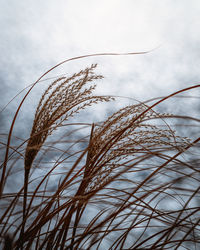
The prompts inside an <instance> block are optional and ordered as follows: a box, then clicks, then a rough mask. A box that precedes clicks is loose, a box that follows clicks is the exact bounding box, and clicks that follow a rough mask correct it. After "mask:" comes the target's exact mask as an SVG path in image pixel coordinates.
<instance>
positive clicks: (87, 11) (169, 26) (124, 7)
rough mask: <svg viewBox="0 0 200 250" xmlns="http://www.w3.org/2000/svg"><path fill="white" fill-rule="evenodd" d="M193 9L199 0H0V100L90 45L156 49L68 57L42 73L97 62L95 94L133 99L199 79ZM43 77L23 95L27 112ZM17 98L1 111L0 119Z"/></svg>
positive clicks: (199, 41) (199, 10)
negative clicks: (99, 75)
mask: <svg viewBox="0 0 200 250" xmlns="http://www.w3.org/2000/svg"><path fill="white" fill-rule="evenodd" d="M199 17H200V1H199V0H192V1H188V0H176V1H174V0H162V1H160V0H102V1H97V0H84V1H83V0H77V1H76V0H58V1H53V0H48V1H47V0H46V1H45V0H43V1H30V0H20V1H14V0H0V30H1V32H0V55H1V56H0V95H1V99H0V108H3V107H4V105H5V104H7V103H8V101H9V100H10V99H11V98H12V97H13V96H14V95H15V94H17V93H18V92H19V91H20V90H22V89H23V88H25V87H26V86H28V85H29V84H31V83H33V82H34V81H35V80H37V78H38V77H39V76H40V75H41V74H43V73H44V72H45V71H46V70H48V69H49V68H51V67H52V66H54V65H55V64H56V63H58V62H60V61H62V60H65V59H67V58H70V57H74V56H79V55H85V54H91V53H101V52H111V53H112V52H117V53H125V52H139V51H149V50H152V49H155V50H153V51H152V52H150V53H149V54H145V55H137V56H117V57H116V56H115V57H95V58H94V57H93V58H88V59H81V60H78V61H73V62H69V63H67V64H65V65H63V66H62V67H60V68H59V69H57V70H55V71H53V72H52V73H51V74H50V75H49V77H50V76H56V75H58V74H64V73H72V72H73V73H74V72H76V71H78V70H79V69H81V68H85V67H86V66H88V65H90V64H91V63H98V64H99V68H98V71H99V72H101V73H102V74H103V75H104V76H105V79H104V80H103V81H102V82H101V83H99V84H98V92H99V93H100V94H102V93H104V94H114V95H122V96H127V97H132V98H136V99H139V100H145V99H148V98H153V97H157V96H163V95H166V94H169V93H171V92H173V91H175V90H177V89H179V88H181V87H185V86H190V85H193V84H195V83H197V82H199V81H200V75H199V64H200V56H199V55H200V32H199V27H200V18H199ZM47 77H48V76H47ZM48 83H49V81H47V82H42V83H39V84H38V85H37V87H36V88H35V89H34V90H33V91H32V93H31V95H30V96H29V98H28V100H27V101H26V106H25V113H24V114H25V116H26V118H27V119H28V118H29V116H30V120H31V119H32V118H33V114H31V112H29V110H30V109H31V107H32V106H33V107H35V106H36V105H37V102H38V98H39V97H40V95H41V93H42V91H43V89H44V88H45V87H46V86H47V85H48ZM21 98H22V95H21V96H20V97H19V98H16V99H15V101H14V102H12V103H11V104H10V105H9V106H8V108H7V109H6V110H5V111H4V112H2V113H1V114H0V115H1V117H0V119H1V124H4V123H3V121H4V119H5V120H6V121H8V117H9V119H10V118H11V117H12V115H13V114H12V112H11V110H13V111H14V109H16V106H17V103H19V101H20V99H21ZM27 107H29V108H27ZM4 125H5V124H4Z"/></svg>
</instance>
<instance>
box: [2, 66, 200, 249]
mask: <svg viewBox="0 0 200 250" xmlns="http://www.w3.org/2000/svg"><path fill="white" fill-rule="evenodd" d="M95 67H96V65H91V67H89V68H86V69H85V70H82V71H80V72H79V73H76V74H74V75H72V76H71V77H68V78H65V77H61V78H59V79H57V80H55V81H54V82H53V83H52V84H51V85H50V86H49V87H48V88H47V90H46V91H45V92H44V94H43V95H42V97H41V99H40V102H39V104H38V107H37V110H36V113H35V118H34V122H33V125H32V130H31V133H30V138H29V139H28V140H27V141H24V142H23V143H21V144H20V145H18V146H16V147H11V146H10V138H11V137H12V128H13V126H14V124H15V119H16V117H15V118H14V120H13V124H12V125H11V130H10V133H9V135H8V138H9V139H8V142H7V146H6V145H4V147H5V146H6V147H7V151H6V153H5V160H4V163H3V164H2V177H1V192H0V193H1V210H2V211H1V218H0V221H1V228H0V230H1V234H0V235H1V238H0V241H1V243H0V244H1V247H2V248H3V247H4V249H199V247H200V220H199V218H200V216H199V215H200V203H199V201H200V197H199V189H200V185H199V158H198V157H194V156H193V157H192V156H190V155H189V154H188V155H187V152H189V151H191V150H193V152H195V150H197V152H198V150H199V145H198V143H199V140H200V138H196V139H194V140H193V141H192V140H190V139H188V138H187V137H182V136H180V135H178V134H177V132H176V131H174V129H172V128H171V126H169V125H168V123H167V120H169V119H172V118H175V117H174V116H173V115H171V114H163V113H159V112H157V111H155V108H156V107H157V105H159V104H160V103H162V102H163V101H165V100H166V99H169V98H172V97H173V96H176V95H177V94H179V93H184V92H186V91H190V90H191V89H194V88H198V87H200V86H199V85H195V86H191V87H188V88H187V89H182V90H180V91H177V92H176V93H173V94H171V95H169V96H166V97H164V98H162V99H159V100H158V101H155V102H154V103H153V104H152V105H147V104H146V103H139V104H134V105H130V106H126V107H124V108H121V109H120V110H118V111H116V112H114V113H113V114H112V115H111V116H109V117H108V118H107V120H105V121H102V122H99V123H93V124H90V125H88V126H83V125H84V124H79V125H78V124H72V123H70V119H72V117H73V119H76V117H78V114H79V113H80V112H81V111H82V110H83V109H86V108H87V107H88V106H91V105H94V104H97V103H100V102H108V101H112V100H113V98H112V97H105V96H95V95H93V90H94V89H95V86H96V85H95V84H94V83H93V82H94V81H96V80H99V79H102V78H103V77H102V76H101V75H96V74H95V73H94V69H95ZM27 96H28V94H27ZM22 103H23V102H22ZM22 103H21V104H20V105H22ZM20 105H19V109H20V107H21V106H20ZM19 109H18V111H17V112H19ZM180 118H181V119H184V120H186V119H187V120H192V118H190V117H180ZM176 119H177V116H176ZM194 120H195V119H193V121H194ZM64 122H65V124H64ZM66 122H67V123H66ZM195 122H196V123H197V122H199V121H198V120H197V119H196V120H195ZM64 125H65V126H67V133H66V134H64V135H63V137H62V138H60V139H59V140H58V139H56V140H53V138H54V137H53V135H54V134H53V132H54V131H55V130H56V129H59V128H60V127H62V126H64ZM190 126H191V125H190ZM85 127H90V132H89V134H86V131H88V130H84V128H85ZM81 136H82V138H81ZM78 137H79V138H78ZM48 138H49V140H48ZM71 138H72V139H71ZM60 145H62V147H60ZM4 147H2V149H3V148H4ZM9 150H10V151H11V153H10V154H8V153H9ZM183 156H184V157H183ZM46 159H48V160H49V161H48V162H46ZM22 161H23V162H24V168H23V169H21V170H20V171H23V172H20V173H21V175H23V176H24V183H23V185H21V188H20V189H19V190H18V191H17V192H15V191H13V192H12V193H7V192H6V190H5V191H4V186H5V185H6V184H7V183H8V182H9V181H12V178H13V177H12V171H14V169H15V167H16V166H17V165H22ZM46 166H47V167H46ZM181 247H182V248H181Z"/></svg>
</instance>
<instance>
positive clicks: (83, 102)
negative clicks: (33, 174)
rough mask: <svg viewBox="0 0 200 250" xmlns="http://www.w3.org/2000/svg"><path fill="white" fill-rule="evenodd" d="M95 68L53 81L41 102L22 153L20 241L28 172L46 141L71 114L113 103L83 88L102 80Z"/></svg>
mask: <svg viewBox="0 0 200 250" xmlns="http://www.w3.org/2000/svg"><path fill="white" fill-rule="evenodd" d="M96 66H97V64H92V65H91V67H89V68H86V69H85V70H81V71H80V72H79V73H76V74H73V75H72V76H70V77H68V78H66V77H61V78H59V79H57V80H55V81H54V82H53V83H52V84H51V85H50V86H49V87H48V88H47V90H46V91H45V92H44V94H43V95H42V97H41V99H40V102H39V104H38V107H37V110H36V113H35V119H34V122H33V127H32V131H31V134H30V139H29V141H28V145H27V147H26V153H25V178H24V203H23V226H22V231H21V238H22V241H23V231H24V226H25V221H26V202H27V187H28V178H29V172H30V169H31V166H32V163H33V161H34V159H35V157H36V155H37V153H38V152H39V151H40V149H41V147H42V145H43V144H44V142H45V140H46V139H47V137H48V136H49V135H50V134H51V133H52V132H53V131H54V130H55V129H56V128H57V127H58V126H61V125H62V122H63V121H66V120H67V119H68V118H70V117H73V116H74V114H76V113H79V112H80V111H81V110H83V109H85V108H86V107H87V106H91V105H92V104H95V103H99V102H108V101H110V100H113V99H114V98H113V97H105V96H94V95H92V92H93V91H94V89H95V87H96V85H95V84H92V85H90V86H86V85H87V84H88V83H90V82H92V81H94V80H98V79H102V78H103V76H102V75H96V74H94V72H93V71H94V69H95V68H96Z"/></svg>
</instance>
